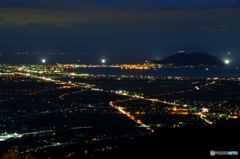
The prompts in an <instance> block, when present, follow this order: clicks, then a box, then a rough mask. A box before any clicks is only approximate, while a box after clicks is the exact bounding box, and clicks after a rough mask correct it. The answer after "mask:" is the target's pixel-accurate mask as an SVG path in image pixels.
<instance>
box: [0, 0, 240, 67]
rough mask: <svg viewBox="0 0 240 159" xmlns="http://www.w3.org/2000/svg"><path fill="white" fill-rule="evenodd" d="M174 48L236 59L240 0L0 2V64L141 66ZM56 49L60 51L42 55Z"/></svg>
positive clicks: (239, 58)
mask: <svg viewBox="0 0 240 159" xmlns="http://www.w3.org/2000/svg"><path fill="white" fill-rule="evenodd" d="M179 50H185V51H187V52H205V53H209V54H210V55H213V56H216V57H218V58H219V59H221V60H225V59H226V58H228V59H229V60H230V61H231V62H232V63H237V62H239V61H240V0H1V1H0V54H2V55H1V56H0V63H36V62H37V61H38V60H40V59H41V58H45V59H46V61H47V63H56V62H59V63H74V62H75V63H77V60H80V63H85V64H90V63H93V64H94V63H100V62H101V59H106V63H108V64H112V63H143V62H144V61H145V60H154V59H158V60H160V59H164V58H166V57H168V56H169V55H172V54H173V53H174V52H177V51H179ZM16 52H28V53H29V54H28V55H16V54H13V53H16ZM34 52H38V53H40V54H38V55H35V54H34V55H32V54H31V53H34ZM54 52H55V53H66V54H65V55H59V54H54V55H49V54H43V53H54ZM228 52H231V53H230V54H228Z"/></svg>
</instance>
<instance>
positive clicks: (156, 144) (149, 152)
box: [95, 119, 240, 159]
mask: <svg viewBox="0 0 240 159" xmlns="http://www.w3.org/2000/svg"><path fill="white" fill-rule="evenodd" d="M239 124H240V119H232V120H230V121H225V122H222V123H218V124H216V125H207V126H198V125H196V126H188V127H182V128H175V129H174V128H172V129H171V128H169V129H164V128H163V129H159V130H158V131H155V132H154V133H152V134H150V135H143V136H139V137H135V138H133V139H132V140H130V139H129V140H128V141H126V142H123V143H121V144H119V147H118V148H116V149H112V150H110V151H106V152H100V153H98V154H96V155H95V156H96V157H95V158H96V159H101V158H104V159H116V158H117V159H118V158H119V159H125V158H126V159H135V158H136V159H148V158H159V159H165V158H177V159H180V158H183V159H188V158H189V159H194V158H218V157H220V158H223V159H225V158H235V157H236V158H239V154H238V155H237V156H225V155H223V156H218V155H216V156H214V157H213V156H211V155H210V151H211V150H215V151H238V153H239V152H240V147H239V142H240V138H239V131H238V125H239ZM146 156H147V157H146Z"/></svg>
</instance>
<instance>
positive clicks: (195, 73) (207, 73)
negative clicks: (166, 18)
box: [68, 67, 240, 78]
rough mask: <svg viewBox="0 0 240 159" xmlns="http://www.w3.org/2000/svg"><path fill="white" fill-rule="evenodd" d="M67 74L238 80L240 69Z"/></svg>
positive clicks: (113, 70) (100, 70) (89, 70)
mask: <svg viewBox="0 0 240 159" xmlns="http://www.w3.org/2000/svg"><path fill="white" fill-rule="evenodd" d="M68 71H69V72H78V73H86V74H94V75H97V74H104V75H127V76H154V77H168V76H172V77H219V78H240V68H239V69H237V67H217V68H211V67H210V68H209V70H205V68H193V69H191V68H161V69H157V70H153V69H149V70H129V69H128V70H126V69H120V68H77V69H69V70H68Z"/></svg>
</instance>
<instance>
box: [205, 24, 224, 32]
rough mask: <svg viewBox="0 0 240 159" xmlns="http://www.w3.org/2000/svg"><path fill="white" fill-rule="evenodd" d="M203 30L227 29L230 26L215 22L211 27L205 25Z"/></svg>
mask: <svg viewBox="0 0 240 159" xmlns="http://www.w3.org/2000/svg"><path fill="white" fill-rule="evenodd" d="M201 30H203V31H227V30H228V28H227V27H225V26H223V25H221V24H219V23H213V24H211V25H210V27H204V28H202V29H201Z"/></svg>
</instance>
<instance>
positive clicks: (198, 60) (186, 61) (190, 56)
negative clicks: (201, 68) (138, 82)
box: [152, 53, 225, 66]
mask: <svg viewBox="0 0 240 159" xmlns="http://www.w3.org/2000/svg"><path fill="white" fill-rule="evenodd" d="M152 63H158V64H166V63H174V65H176V66H185V65H200V64H204V65H208V66H225V64H224V63H223V62H222V61H221V60H219V59H218V58H217V57H213V56H211V55H209V54H206V53H178V54H174V55H171V56H169V57H168V58H166V59H164V60H154V61H152Z"/></svg>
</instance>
